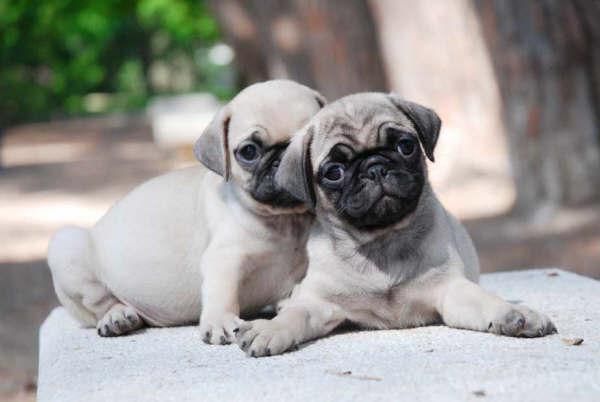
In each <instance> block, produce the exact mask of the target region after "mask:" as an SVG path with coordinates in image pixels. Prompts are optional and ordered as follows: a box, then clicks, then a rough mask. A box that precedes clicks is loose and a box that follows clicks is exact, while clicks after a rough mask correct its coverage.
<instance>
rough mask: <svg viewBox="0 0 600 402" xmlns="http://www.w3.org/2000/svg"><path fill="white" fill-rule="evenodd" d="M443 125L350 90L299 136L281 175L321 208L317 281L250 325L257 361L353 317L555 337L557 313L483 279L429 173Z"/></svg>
mask: <svg viewBox="0 0 600 402" xmlns="http://www.w3.org/2000/svg"><path fill="white" fill-rule="evenodd" d="M440 126H441V122H440V119H439V117H438V116H437V115H436V113H435V112H434V111H432V110H430V109H427V108H425V107H423V106H420V105H418V104H415V103H411V102H407V101H405V100H402V99H400V98H399V97H398V96H396V95H394V94H390V95H388V94H382V93H364V94H356V95H351V96H347V97H345V98H342V99H340V100H338V101H336V102H333V103H331V104H329V105H328V106H326V107H325V108H323V109H322V110H321V111H320V112H319V113H318V114H317V115H316V116H315V117H314V118H313V119H312V120H311V121H310V123H309V124H308V125H307V126H306V127H304V128H303V129H302V130H301V132H300V133H299V134H298V135H297V136H295V137H294V139H293V140H292V143H291V145H290V146H289V148H288V150H287V151H286V153H285V155H284V157H283V159H282V161H281V165H280V167H279V170H278V172H277V175H276V181H277V182H278V183H279V184H280V185H281V186H282V187H284V188H286V189H288V190H289V191H290V192H291V193H292V194H294V195H295V196H296V197H298V198H300V199H303V200H304V201H305V202H306V203H307V205H309V206H311V208H313V209H314V211H315V213H316V217H317V221H318V227H317V229H316V230H315V232H314V233H313V234H311V237H310V239H309V241H308V250H309V251H308V252H309V267H308V272H307V274H306V277H305V278H304V279H303V281H302V282H301V283H300V284H299V285H298V286H297V287H296V288H295V289H294V291H293V293H292V296H291V298H290V299H289V300H285V301H283V302H282V303H281V306H280V311H279V313H278V314H277V316H276V317H275V318H274V319H272V320H256V321H251V322H247V323H244V324H242V326H241V327H240V329H239V331H238V333H237V335H236V338H237V343H238V345H239V346H240V347H241V348H242V349H243V350H245V351H246V352H247V354H249V355H251V356H268V355H273V354H278V353H282V352H284V351H286V350H288V349H290V348H292V347H293V346H294V345H297V344H299V343H302V342H305V341H308V340H310V339H314V338H317V337H321V336H323V335H325V334H327V333H329V332H330V331H332V330H333V329H334V328H336V327H337V326H338V325H340V324H341V323H343V322H345V321H349V322H352V323H355V324H358V325H359V326H362V327H365V328H374V329H391V328H409V327H418V326H423V325H429V324H437V323H443V324H445V325H448V326H450V327H454V328H463V329H470V330H475V331H484V332H491V333H495V334H500V335H507V336H524V337H538V336H544V335H546V334H551V333H554V332H556V329H555V327H554V325H553V324H552V322H551V321H550V319H549V318H548V317H546V316H545V315H543V314H540V313H538V312H535V311H533V310H531V309H529V308H527V307H525V306H515V305H512V304H510V303H507V302H506V301H504V300H502V299H500V298H499V297H497V296H495V295H492V294H490V293H488V292H486V291H485V290H483V289H482V288H481V287H479V286H478V285H477V281H478V277H479V263H478V258H477V254H476V252H475V249H474V247H473V244H472V242H471V239H470V237H469V235H468V234H467V232H466V231H465V229H464V228H463V226H462V225H461V224H460V223H459V222H458V221H457V220H456V219H455V218H454V217H452V216H451V215H450V214H449V213H448V212H447V211H446V210H445V209H444V207H443V206H442V205H441V204H440V202H439V201H438V199H437V198H436V196H435V194H434V193H433V191H432V189H431V187H430V185H429V182H428V179H427V165H426V160H425V156H426V157H427V158H429V159H430V160H431V161H433V160H434V148H435V145H436V142H437V140H438V134H439V130H440Z"/></svg>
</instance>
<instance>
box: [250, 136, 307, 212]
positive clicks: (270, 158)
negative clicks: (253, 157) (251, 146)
mask: <svg viewBox="0 0 600 402" xmlns="http://www.w3.org/2000/svg"><path fill="white" fill-rule="evenodd" d="M285 148H286V146H277V147H273V148H271V149H270V150H269V151H268V152H267V154H266V155H265V157H263V160H262V161H261V163H260V165H259V166H258V167H257V169H256V171H255V173H254V180H253V185H252V189H251V190H250V194H251V195H252V197H253V198H254V199H255V200H257V201H258V202H262V203H264V204H269V205H271V206H274V207H282V208H290V207H295V206H298V205H300V204H302V201H300V200H299V199H297V198H295V197H294V196H293V195H291V194H290V193H288V192H287V191H285V190H283V189H282V188H281V187H279V186H278V185H277V184H276V182H275V173H277V169H278V168H279V164H280V163H281V157H282V155H283V152H284V151H285Z"/></svg>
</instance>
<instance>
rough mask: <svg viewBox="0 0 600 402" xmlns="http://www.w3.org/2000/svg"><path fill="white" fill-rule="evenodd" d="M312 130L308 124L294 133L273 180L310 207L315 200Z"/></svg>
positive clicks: (313, 204)
mask: <svg viewBox="0 0 600 402" xmlns="http://www.w3.org/2000/svg"><path fill="white" fill-rule="evenodd" d="M313 131H314V127H313V126H310V127H308V128H303V129H302V130H300V131H299V132H298V133H296V134H295V135H294V137H293V138H292V142H291V143H290V145H289V146H288V147H287V149H286V150H285V152H284V154H283V157H282V158H281V162H280V163H279V168H277V173H276V174H275V182H276V183H277V185H278V186H279V187H281V188H283V189H284V190H286V191H287V192H289V193H290V194H292V195H293V196H294V197H296V198H297V199H299V200H301V201H302V202H304V203H305V204H306V205H308V206H309V207H310V208H311V209H312V208H314V206H315V202H316V199H315V192H314V188H313V178H312V176H313V171H312V163H311V161H310V147H311V145H312V140H313Z"/></svg>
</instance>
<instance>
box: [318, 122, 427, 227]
mask: <svg viewBox="0 0 600 402" xmlns="http://www.w3.org/2000/svg"><path fill="white" fill-rule="evenodd" d="M383 130H385V133H384V135H383V136H380V137H381V138H383V140H382V141H381V143H380V144H379V145H378V147H376V148H373V149H369V150H367V151H364V152H360V153H358V154H357V153H355V152H354V151H353V149H352V148H350V147H349V146H348V145H345V144H337V145H336V146H334V147H333V148H332V150H331V152H330V153H329V155H328V157H327V158H326V159H325V160H324V161H323V162H322V163H321V165H320V166H319V171H318V179H317V180H318V184H319V186H320V187H321V188H322V190H323V191H324V192H325V194H326V196H327V198H328V199H329V200H330V201H331V203H332V204H333V205H334V206H335V208H336V210H337V211H338V213H339V215H340V217H341V218H342V219H344V220H345V221H347V222H348V223H350V224H351V225H353V226H354V227H356V228H359V229H365V230H369V229H377V228H382V227H386V226H389V225H393V224H395V223H397V222H399V221H401V220H402V219H403V218H404V217H406V216H407V215H409V214H410V213H411V212H413V211H414V210H415V208H416V207H417V204H418V202H419V198H420V196H421V192H422V190H423V185H424V183H425V170H424V169H425V167H424V161H423V157H422V154H421V149H420V146H419V142H418V140H417V137H416V136H415V134H413V133H411V132H409V131H404V130H402V129H401V128H399V127H384V128H383Z"/></svg>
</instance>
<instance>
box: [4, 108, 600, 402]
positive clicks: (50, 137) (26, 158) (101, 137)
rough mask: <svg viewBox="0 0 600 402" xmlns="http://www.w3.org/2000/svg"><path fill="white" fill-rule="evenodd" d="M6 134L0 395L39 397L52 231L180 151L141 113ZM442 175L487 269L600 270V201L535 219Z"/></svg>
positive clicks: (484, 187) (90, 219)
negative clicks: (159, 137)
mask: <svg viewBox="0 0 600 402" xmlns="http://www.w3.org/2000/svg"><path fill="white" fill-rule="evenodd" d="M1 141H2V142H1V145H0V163H1V166H2V167H1V168H0V195H1V197H0V400H10V401H25V400H33V399H34V392H35V384H36V369H37V330H38V327H39V325H40V324H41V323H42V321H43V320H44V318H45V317H46V315H47V314H48V312H49V311H50V310H51V309H52V308H53V307H54V306H56V305H57V300H56V298H55V295H54V290H53V289H52V283H51V278H50V274H49V271H48V269H47V266H46V262H45V253H46V246H47V242H48V239H49V237H50V235H51V233H52V232H53V231H55V230H56V229H57V228H58V227H60V226H62V225H64V224H77V225H84V226H85V225H88V226H89V225H91V224H93V223H94V222H95V221H96V220H97V219H98V218H99V217H100V216H102V214H103V213H104V212H105V210H106V209H107V208H108V207H109V206H110V205H111V204H112V203H113V202H114V201H116V200H117V199H118V198H120V197H121V196H123V195H124V194H126V193H127V192H128V191H129V190H130V189H131V188H133V187H134V186H135V185H136V184H138V183H140V182H142V181H143V180H145V179H147V178H150V177H152V176H155V175H157V174H160V173H162V172H165V171H167V170H169V169H171V168H172V167H173V166H174V165H180V163H178V162H177V161H181V158H173V155H170V154H167V153H165V152H164V151H161V150H159V149H157V148H156V146H155V145H154V143H153V142H152V137H151V133H150V130H149V127H148V126H147V124H146V122H145V119H144V118H143V117H135V116H134V117H132V116H112V117H106V118H95V119H80V120H71V121H65V122H56V123H49V124H32V125H26V126H20V127H16V128H13V129H10V130H8V131H7V132H5V134H4V137H3V138H2V140H1ZM174 160H175V162H176V163H173V161H174ZM434 168H435V167H434ZM434 185H435V187H436V189H437V190H438V193H439V195H440V198H441V199H442V201H443V202H444V203H445V204H446V206H447V207H448V209H450V210H451V211H452V212H454V213H456V214H457V215H459V217H462V218H468V219H464V220H465V223H466V224H467V227H468V229H469V231H470V232H471V234H472V236H473V238H474V241H475V243H476V246H477V248H478V250H479V253H480V258H481V262H482V270H483V271H484V272H489V271H496V270H506V269H519V268H532V267H542V266H545V267H548V266H556V267H561V268H564V269H568V270H573V271H576V272H579V273H582V274H585V275H588V276H592V277H595V278H600V206H591V207H586V208H579V209H574V210H564V211H550V212H549V213H548V214H546V216H545V217H544V214H541V218H539V217H538V219H537V220H536V221H535V222H527V221H524V220H522V219H519V218H515V217H511V216H510V215H509V214H507V213H506V212H505V211H503V210H500V209H499V208H498V205H499V204H498V202H495V200H496V199H497V198H498V194H503V195H502V197H504V198H506V196H505V194H507V192H510V189H508V188H506V183H505V182H498V183H496V182H494V178H493V177H488V176H485V175H483V176H482V175H478V176H477V177H475V179H472V177H471V178H469V177H466V176H465V180H463V181H461V187H457V186H449V185H448V184H447V183H434ZM474 211H475V212H474Z"/></svg>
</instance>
